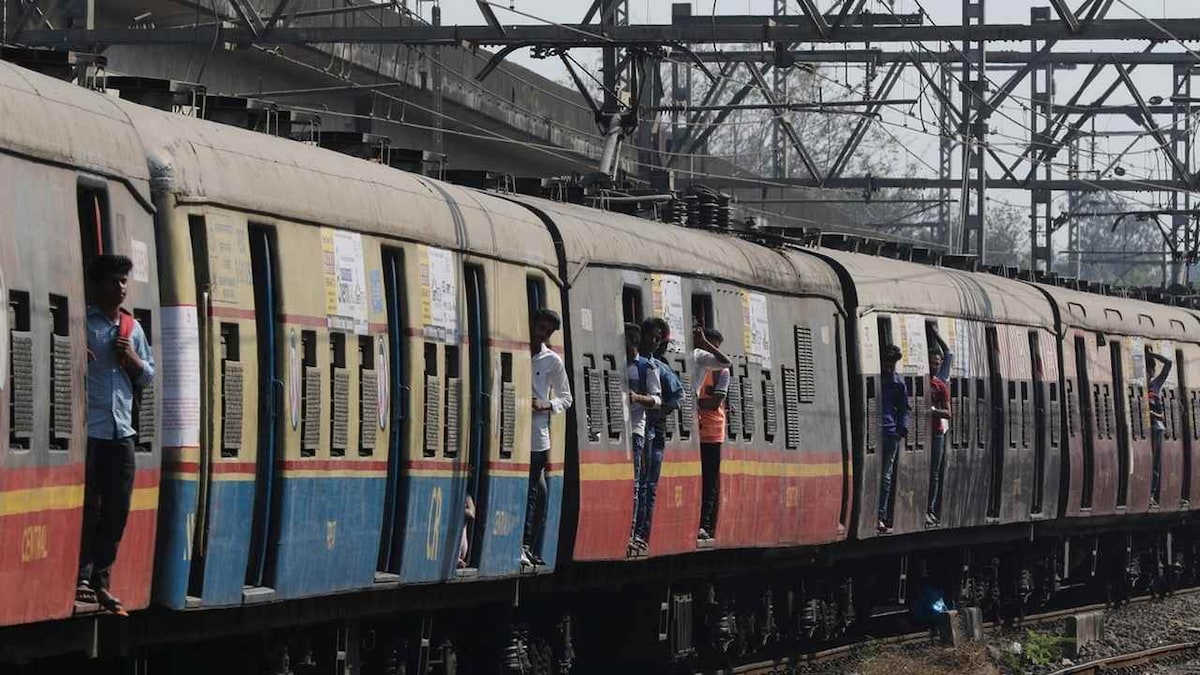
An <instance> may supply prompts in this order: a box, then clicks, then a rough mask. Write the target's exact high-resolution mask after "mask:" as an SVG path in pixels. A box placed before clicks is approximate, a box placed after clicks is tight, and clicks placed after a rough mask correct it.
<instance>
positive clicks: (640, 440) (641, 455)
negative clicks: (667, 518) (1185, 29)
mask: <svg viewBox="0 0 1200 675" xmlns="http://www.w3.org/2000/svg"><path fill="white" fill-rule="evenodd" d="M646 448H647V445H646V437H645V436H638V435H637V434H634V435H633V522H632V523H630V526H629V530H630V535H629V536H630V537H632V536H634V535H636V534H637V526H638V516H639V515H641V513H642V507H641V499H640V497H641V494H642V472H643V471H645V470H646V468H647V464H649V463H650V460H649V457H647V455H648V454H649V453H647V452H646Z"/></svg>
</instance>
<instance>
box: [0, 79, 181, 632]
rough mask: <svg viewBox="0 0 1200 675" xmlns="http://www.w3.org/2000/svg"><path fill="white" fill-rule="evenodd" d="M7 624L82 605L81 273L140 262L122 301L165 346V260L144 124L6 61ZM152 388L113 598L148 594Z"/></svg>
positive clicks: (0, 570) (3, 427)
mask: <svg viewBox="0 0 1200 675" xmlns="http://www.w3.org/2000/svg"><path fill="white" fill-rule="evenodd" d="M0 119H3V120H4V123H3V124H0V175H3V176H4V180H2V181H0V203H3V204H5V205H6V208H5V216H4V217H3V218H0V238H3V240H4V241H5V242H9V243H7V244H6V245H4V246H0V297H3V298H4V301H5V306H4V311H3V312H0V333H2V334H3V337H2V338H0V390H2V391H0V410H2V411H4V412H3V414H0V439H2V440H0V442H2V443H3V446H4V450H3V452H0V592H3V594H4V597H5V598H6V599H7V600H6V602H5V603H4V606H3V609H2V610H0V624H5V625H7V624H15V623H24V622H30V621H39V620H44V619H50V618H62V617H66V616H70V615H71V613H72V612H73V611H75V609H76V607H75V602H74V595H75V580H76V574H77V571H78V564H79V547H80V523H81V518H82V508H81V507H82V505H83V499H84V487H83V481H84V461H85V457H86V451H87V414H86V409H87V405H86V392H85V386H84V385H85V378H86V368H87V361H86V354H87V342H86V333H85V329H84V325H85V311H86V306H87V298H86V295H85V281H84V270H85V268H86V265H87V264H88V263H89V262H90V261H91V260H92V259H93V258H94V257H95V256H96V255H97V254H99V253H101V252H104V253H120V254H124V255H127V256H129V257H131V258H132V259H133V260H134V262H135V266H134V270H133V272H132V274H131V278H130V284H129V289H128V298H127V306H128V307H130V308H132V310H133V312H134V314H135V316H136V317H137V318H138V319H139V320H140V321H141V322H142V325H143V328H144V329H145V333H146V336H147V339H148V340H149V342H150V344H151V345H152V347H153V348H154V351H155V354H156V357H158V358H161V352H160V350H159V349H158V337H159V333H158V326H157V319H158V316H157V310H158V297H157V260H156V259H155V257H154V235H153V224H152V217H151V212H152V207H151V205H150V200H149V185H148V182H147V178H148V175H147V170H146V165H145V161H144V155H143V152H142V146H141V142H140V140H139V138H138V135H137V132H136V130H135V129H134V128H133V126H132V125H131V124H130V123H129V122H128V120H126V119H125V116H124V115H123V114H122V113H121V111H120V110H119V109H118V107H117V106H116V105H115V104H114V103H113V102H112V101H110V100H107V99H105V98H103V97H99V96H96V95H95V94H93V93H91V92H88V91H86V90H83V89H81V88H79V87H76V86H72V85H70V84H66V83H62V82H58V81H55V80H51V79H48V78H44V77H40V76H37V75H34V74H32V73H30V72H29V71H25V70H22V69H20V68H17V67H15V66H12V65H9V64H7V63H0ZM156 392H157V387H154V386H150V387H147V388H146V389H144V390H143V391H142V392H141V397H140V400H139V408H140V410H139V412H140V414H139V415H138V417H137V419H135V420H134V423H135V427H136V428H137V430H138V431H139V432H140V435H139V437H138V443H137V446H136V450H137V452H136V473H135V478H134V492H133V496H132V505H131V512H130V515H129V519H128V522H127V525H126V529H125V535H124V540H123V546H122V547H121V550H120V555H119V557H118V560H117V563H116V566H115V567H114V570H113V582H112V583H113V592H114V593H115V594H117V595H118V596H120V597H121V598H122V599H123V600H124V602H125V604H126V606H127V607H129V608H130V609H137V608H142V607H145V606H146V605H147V604H148V602H149V600H150V577H151V572H152V568H153V559H154V556H153V551H154V536H155V518H156V513H157V505H158V486H159V470H158V467H159V444H158V440H157V439H158V436H157V430H158V426H157V424H158V420H157V414H156V413H157V399H156V396H157V394H156Z"/></svg>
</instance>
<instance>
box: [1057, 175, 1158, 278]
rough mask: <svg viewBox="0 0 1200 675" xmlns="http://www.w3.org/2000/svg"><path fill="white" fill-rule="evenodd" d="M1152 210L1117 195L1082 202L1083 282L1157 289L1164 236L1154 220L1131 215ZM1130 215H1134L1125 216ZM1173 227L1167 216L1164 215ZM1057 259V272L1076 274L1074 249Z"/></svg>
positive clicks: (1077, 224)
mask: <svg viewBox="0 0 1200 675" xmlns="http://www.w3.org/2000/svg"><path fill="white" fill-rule="evenodd" d="M1145 209H1146V207H1145V206H1143V205H1138V204H1131V203H1129V202H1128V201H1127V200H1126V199H1124V198H1123V197H1121V196H1120V195H1118V194H1116V193H1113V192H1096V193H1089V194H1087V195H1085V196H1084V197H1082V198H1081V199H1080V200H1079V203H1078V204H1077V205H1076V207H1075V212H1074V213H1072V214H1069V215H1070V216H1071V217H1073V218H1074V219H1075V227H1076V228H1078V230H1079V249H1080V250H1079V251H1078V254H1079V262H1080V265H1079V267H1080V271H1079V277H1080V278H1081V279H1088V280H1091V281H1102V282H1106V283H1111V284H1119V285H1130V286H1150V285H1157V284H1158V283H1160V282H1161V281H1162V271H1163V262H1162V260H1163V259H1162V257H1161V255H1156V254H1159V253H1161V251H1162V250H1163V238H1162V234H1161V233H1160V231H1159V223H1158V222H1157V221H1156V220H1154V218H1152V217H1151V218H1148V217H1146V216H1140V217H1139V216H1138V215H1136V214H1130V213H1129V212H1131V211H1138V210H1145ZM1124 214H1128V215H1124ZM1160 218H1161V219H1163V220H1162V224H1163V225H1166V226H1169V223H1168V222H1167V220H1166V219H1167V218H1170V216H1160ZM1063 253H1064V255H1059V256H1057V259H1056V261H1055V262H1056V270H1057V271H1059V272H1060V273H1062V274H1065V275H1069V276H1074V270H1071V269H1069V265H1068V262H1067V261H1068V259H1069V258H1070V253H1071V251H1064V252H1063Z"/></svg>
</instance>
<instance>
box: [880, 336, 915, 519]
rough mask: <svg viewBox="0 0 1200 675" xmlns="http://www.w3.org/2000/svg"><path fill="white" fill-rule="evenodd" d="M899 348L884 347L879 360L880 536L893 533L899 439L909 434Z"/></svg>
mask: <svg viewBox="0 0 1200 675" xmlns="http://www.w3.org/2000/svg"><path fill="white" fill-rule="evenodd" d="M901 356H902V355H901V353H900V348H899V347H897V346H896V345H891V344H889V345H885V346H884V347H883V349H882V350H881V357H880V361H879V362H880V366H881V367H880V377H879V380H880V390H881V392H880V393H881V396H880V402H881V404H880V406H879V418H880V419H879V421H880V426H881V431H882V433H880V438H882V439H883V467H882V471H881V473H880V477H879V523H878V525H877V528H878V530H879V532H880V533H882V534H887V533H890V532H891V531H892V526H891V516H892V509H891V501H892V493H893V490H892V488H893V483H894V481H895V479H896V462H897V461H899V454H900V439H901V438H904V437H905V436H907V435H908V410H909V406H908V387H906V386H904V380H902V379H901V378H900V375H899V374H898V373H897V372H896V364H897V363H899V362H900V358H901Z"/></svg>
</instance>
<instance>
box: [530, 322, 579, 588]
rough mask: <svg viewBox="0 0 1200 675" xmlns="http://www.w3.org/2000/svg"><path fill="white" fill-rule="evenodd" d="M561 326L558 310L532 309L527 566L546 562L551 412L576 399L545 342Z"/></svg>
mask: <svg viewBox="0 0 1200 675" xmlns="http://www.w3.org/2000/svg"><path fill="white" fill-rule="evenodd" d="M561 326H562V319H560V318H559V316H558V313H557V312H555V311H554V310H552V309H546V308H542V309H539V310H537V311H536V312H534V313H533V321H532V322H531V325H530V328H529V352H530V355H531V358H530V367H531V369H532V371H533V373H532V374H533V414H532V416H531V419H530V422H531V423H530V431H531V433H530V442H529V496H528V498H527V500H526V505H525V536H524V542H523V545H522V547H521V564H522V565H524V566H526V567H533V566H535V565H544V564H546V561H545V560H543V559H542V557H541V555H539V551H540V550H541V546H542V530H543V529H544V528H545V527H546V495H547V488H546V471H547V466H548V465H547V462H546V459H547V457H548V456H549V454H550V416H551V415H559V414H561V413H563V412H564V411H566V409H567V408H570V407H571V404H572V403H574V400H573V399H572V398H571V384H570V382H568V381H567V369H566V367H565V366H563V360H562V357H561V356H559V355H558V354H556V353H555V352H554V350H553V349H550V347H549V345H547V344H546V342H547V341H549V340H550V336H551V335H554V332H555V331H557V330H558V329H559V328H560V327H561Z"/></svg>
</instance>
